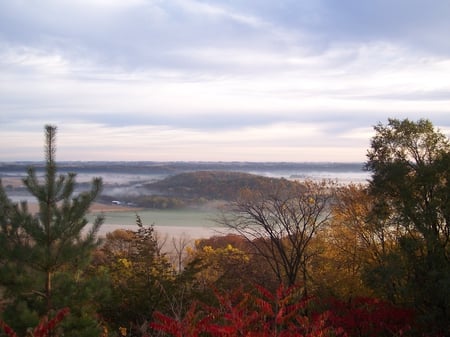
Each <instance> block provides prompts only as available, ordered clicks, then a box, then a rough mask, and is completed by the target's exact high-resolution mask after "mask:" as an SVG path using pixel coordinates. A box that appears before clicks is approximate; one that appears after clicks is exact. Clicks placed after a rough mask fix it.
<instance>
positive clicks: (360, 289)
mask: <svg viewBox="0 0 450 337" xmlns="http://www.w3.org/2000/svg"><path fill="white" fill-rule="evenodd" d="M374 204H375V199H374V198H373V196H371V195H370V194H369V191H368V188H367V185H363V184H357V185H356V184H349V185H343V186H339V188H337V189H336V194H335V199H334V203H333V207H332V220H331V222H330V226H328V227H327V229H326V231H324V232H323V233H322V234H321V235H320V237H319V238H318V240H316V242H315V244H316V245H319V246H320V247H321V249H320V250H321V254H320V255H319V256H318V257H317V258H316V259H315V260H314V264H315V268H314V275H313V277H314V280H315V283H316V285H317V286H318V287H320V288H321V291H322V292H323V293H324V294H328V295H332V296H335V297H338V298H341V299H343V300H350V299H351V298H354V297H355V296H368V295H373V292H372V291H371V290H370V289H369V287H368V286H367V284H366V282H364V279H365V275H366V271H367V270H373V268H375V267H377V266H380V265H383V264H384V263H385V258H386V257H387V256H388V255H389V254H390V253H391V252H392V250H393V249H395V246H396V238H397V234H398V232H397V230H396V229H395V227H392V226H387V225H386V224H385V222H383V221H381V219H379V218H377V219H374V218H373V216H371V214H372V213H373V208H374ZM385 277H386V275H385ZM384 284H385V285H386V286H388V285H389V284H390V283H389V282H384ZM380 290H381V291H382V295H383V297H387V298H388V299H389V300H394V298H393V295H392V289H390V288H388V289H387V288H382V289H380ZM378 295H381V294H378Z"/></svg>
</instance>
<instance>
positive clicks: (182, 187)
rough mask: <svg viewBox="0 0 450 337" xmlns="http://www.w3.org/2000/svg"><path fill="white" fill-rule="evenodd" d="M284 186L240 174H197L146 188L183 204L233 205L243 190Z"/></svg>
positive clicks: (182, 176)
mask: <svg viewBox="0 0 450 337" xmlns="http://www.w3.org/2000/svg"><path fill="white" fill-rule="evenodd" d="M287 182H288V181H287V180H285V179H277V178H268V177H263V176H258V175H254V174H249V173H242V172H225V171H197V172H187V173H181V174H177V175H174V176H170V177H167V178H165V179H163V180H160V181H157V182H154V183H151V184H146V185H145V187H146V188H147V189H149V190H152V191H154V193H155V194H158V195H162V196H167V197H172V198H180V199H183V200H198V199H206V200H225V201H232V200H235V199H236V198H237V197H238V195H239V192H240V191H241V190H242V189H243V188H251V189H261V190H264V189H273V188H274V187H275V186H279V185H280V184H283V183H287Z"/></svg>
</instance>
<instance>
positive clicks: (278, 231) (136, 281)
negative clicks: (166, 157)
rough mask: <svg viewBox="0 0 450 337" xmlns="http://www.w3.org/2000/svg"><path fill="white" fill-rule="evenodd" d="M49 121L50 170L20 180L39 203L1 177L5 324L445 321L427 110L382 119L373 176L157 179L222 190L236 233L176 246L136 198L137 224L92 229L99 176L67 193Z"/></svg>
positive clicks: (189, 335) (448, 227) (442, 221)
mask: <svg viewBox="0 0 450 337" xmlns="http://www.w3.org/2000/svg"><path fill="white" fill-rule="evenodd" d="M56 131H57V128H56V127H55V126H51V125H47V126H45V152H44V157H45V165H44V167H43V168H41V170H42V172H43V175H38V174H37V172H36V168H34V167H30V168H29V169H28V171H27V172H26V173H27V175H26V176H25V178H24V179H23V184H24V186H25V187H26V188H27V190H28V191H29V192H30V193H31V194H32V195H33V196H34V197H36V199H37V200H38V202H39V212H37V213H32V212H31V211H30V210H29V208H28V204H27V202H13V201H11V200H10V199H9V198H8V195H7V189H5V188H4V187H3V185H2V184H1V183H0V336H8V337H13V336H34V337H39V336H40V337H44V336H55V337H56V336H102V337H107V336H111V337H115V336H174V337H197V336H211V337H231V336H233V337H234V336H243V337H244V336H248V337H256V336H258V337H259V336H264V337H266V336H267V337H268V336H274V337H275V336H276V337H300V336H302V337H303V336H305V337H306V336H308V337H319V336H347V337H353V336H361V337H363V336H422V337H425V336H427V337H428V336H429V337H441V336H448V335H449V331H450V287H449V286H450V141H449V139H448V138H447V137H446V136H445V135H444V134H443V133H442V132H441V131H440V130H438V129H436V128H435V127H434V125H433V124H432V122H431V121H429V120H426V119H421V120H418V121H411V120H409V119H404V120H398V119H389V120H388V121H387V122H386V123H385V124H383V123H379V124H377V125H376V126H375V127H374V131H375V133H374V136H373V138H372V139H371V142H370V148H369V149H368V151H367V161H366V163H365V169H366V170H367V171H368V172H370V179H369V181H368V183H367V184H345V185H341V184H337V183H336V182H334V181H328V180H323V181H310V180H303V181H293V180H288V179H275V178H264V179H263V178H259V177H258V178H255V177H253V176H249V175H247V174H246V173H234V174H224V173H223V172H217V171H216V172H204V171H203V172H197V173H194V174H189V178H187V176H185V175H179V176H176V178H172V179H169V180H162V181H160V182H157V183H154V184H152V186H151V188H152V189H155V190H157V189H158V188H160V189H164V190H165V191H171V193H172V195H164V196H163V197H165V198H176V200H181V199H182V200H183V202H187V201H189V200H197V201H198V200H199V199H201V198H205V196H212V195H214V196H215V197H217V196H219V197H220V198H221V199H222V200H223V201H224V202H226V211H225V212H223V213H222V215H221V216H220V217H219V218H218V219H217V221H218V222H219V223H220V224H222V225H223V226H224V227H226V228H228V229H229V230H230V234H227V235H221V236H213V237H210V238H204V239H200V240H197V241H195V243H194V244H190V243H189V241H188V240H187V239H186V238H185V237H183V236H180V237H177V238H173V239H172V248H171V251H167V250H163V249H162V245H163V242H161V237H160V236H159V235H158V234H157V233H156V231H155V229H154V227H153V226H152V224H145V223H143V222H142V220H141V218H140V217H139V214H138V213H137V214H136V225H137V227H136V228H137V229H136V230H126V229H120V230H116V231H114V232H111V233H108V234H107V235H106V237H105V238H100V237H99V235H98V231H99V229H100V228H101V226H102V223H103V220H104V219H103V218H102V216H101V215H99V216H98V217H97V218H96V220H95V221H94V223H93V224H92V225H91V227H89V228H90V229H89V230H88V231H86V230H85V229H86V228H87V225H88V221H87V219H86V215H87V214H88V212H89V207H90V205H91V204H92V203H93V202H94V201H95V200H97V199H98V198H100V197H101V191H102V179H101V178H94V179H93V180H92V182H91V183H90V184H89V186H87V189H86V190H85V191H83V192H81V193H74V191H75V187H76V175H75V174H73V173H70V172H64V173H60V172H59V171H58V165H57V162H56ZM177 179H178V180H177ZM187 182H188V183H187ZM213 182H214V183H213ZM83 186H84V185H83ZM181 197H182V198H181ZM180 198H181V199H180Z"/></svg>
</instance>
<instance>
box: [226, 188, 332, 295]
mask: <svg viewBox="0 0 450 337" xmlns="http://www.w3.org/2000/svg"><path fill="white" fill-rule="evenodd" d="M332 191H333V188H332V186H331V185H330V184H328V183H326V182H320V183H316V182H312V181H306V182H304V183H296V182H292V183H289V184H285V186H283V187H279V188H278V189H275V190H272V191H271V192H267V191H254V190H250V189H245V190H243V191H242V193H241V197H240V198H239V200H238V201H237V202H236V203H235V205H234V210H233V212H232V213H231V214H230V215H228V216H225V217H224V219H223V222H224V223H225V224H226V225H227V226H228V227H229V228H231V229H232V230H234V231H236V232H238V233H239V234H241V235H242V236H244V237H245V238H246V239H247V240H248V242H249V243H250V244H251V245H252V246H253V247H254V249H255V251H256V252H257V254H258V255H260V256H261V257H263V258H264V260H265V261H266V262H267V263H268V264H269V265H270V268H271V269H272V271H273V272H274V274H275V275H276V277H277V279H278V281H279V282H280V283H283V284H285V285H287V286H292V285H294V284H297V283H299V282H302V283H303V286H304V287H305V288H304V290H305V295H306V289H307V288H306V285H307V279H308V264H309V262H310V259H311V257H312V256H313V255H314V254H315V252H313V251H312V250H311V249H310V248H311V246H310V244H311V241H312V240H313V238H314V237H315V235H316V234H317V233H318V232H319V231H320V230H321V229H322V228H324V227H325V226H326V225H327V224H328V222H329V219H330V216H331V207H330V202H331V201H332V199H333V193H332Z"/></svg>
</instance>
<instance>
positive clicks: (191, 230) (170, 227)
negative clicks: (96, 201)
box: [88, 208, 226, 239]
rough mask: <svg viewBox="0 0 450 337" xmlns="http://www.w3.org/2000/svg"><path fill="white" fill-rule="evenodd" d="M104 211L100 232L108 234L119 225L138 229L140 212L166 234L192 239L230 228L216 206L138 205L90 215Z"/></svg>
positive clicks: (148, 223) (161, 232)
mask: <svg viewBox="0 0 450 337" xmlns="http://www.w3.org/2000/svg"><path fill="white" fill-rule="evenodd" d="M98 214H103V215H104V216H105V222H104V225H103V226H102V228H101V230H100V235H102V236H103V235H105V234H106V233H108V232H112V231H114V230H115V229H119V228H124V229H127V228H129V229H135V228H136V214H138V215H139V216H140V217H141V220H142V222H143V223H144V225H152V224H153V225H154V227H155V229H156V230H157V231H158V233H159V234H160V235H162V236H165V235H167V236H169V237H178V236H180V235H185V236H186V237H188V238H190V239H198V238H203V237H210V236H211V235H214V234H216V233H219V232H222V233H223V232H224V231H225V230H226V229H224V228H221V227H220V226H219V225H218V224H217V223H216V221H215V220H216V219H217V216H218V215H219V214H218V212H217V211H214V210H199V209H176V210H155V209H136V210H130V208H126V210H125V211H120V210H117V209H116V210H115V211H109V212H108V211H107V212H98V211H94V212H92V213H90V214H89V216H88V219H89V220H90V221H92V220H93V219H94V218H95V216H96V215H98Z"/></svg>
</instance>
